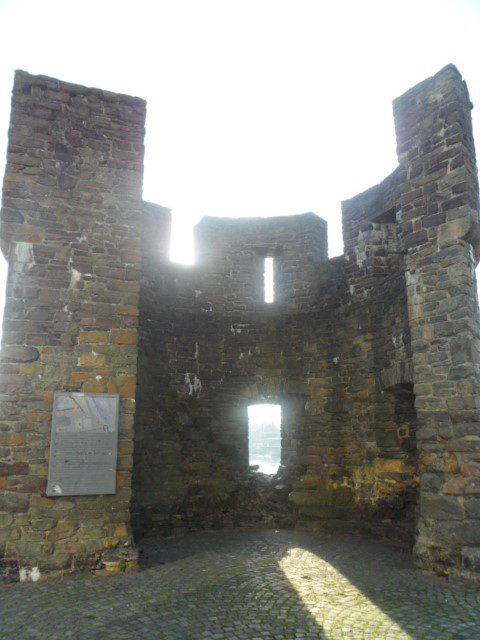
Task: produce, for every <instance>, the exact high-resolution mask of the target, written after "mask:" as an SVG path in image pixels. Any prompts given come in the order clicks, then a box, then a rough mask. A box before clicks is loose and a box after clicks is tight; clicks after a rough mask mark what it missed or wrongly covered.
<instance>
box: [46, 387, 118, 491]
mask: <svg viewBox="0 0 480 640" xmlns="http://www.w3.org/2000/svg"><path fill="white" fill-rule="evenodd" d="M118 405H119V397H118V394H114V393H70V392H68V391H57V392H55V396H54V401H53V416H52V436H51V441H50V463H49V467H48V484H47V496H86V495H100V494H106V493H115V489H116V467H117V441H118Z"/></svg>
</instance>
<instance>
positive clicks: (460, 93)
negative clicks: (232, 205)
mask: <svg viewBox="0 0 480 640" xmlns="http://www.w3.org/2000/svg"><path fill="white" fill-rule="evenodd" d="M470 109H471V104H470V101H469V98H468V92H467V89H466V86H465V83H464V82H463V81H462V78H461V76H460V74H459V72H458V71H457V70H456V68H455V67H453V66H452V65H449V66H447V67H445V68H444V69H442V70H441V71H440V72H439V73H437V74H436V75H435V76H433V77H432V78H428V79H427V80H425V81H423V82H422V83H420V84H419V85H417V86H416V87H414V88H413V89H411V90H409V91H408V92H407V93H406V94H404V95H403V96H401V97H400V98H398V99H397V100H395V101H394V117H395V124H396V131H397V145H398V158H399V166H398V168H397V169H396V170H395V171H394V172H393V173H392V174H391V175H390V176H388V177H387V178H386V179H385V180H384V181H383V182H382V183H380V184H379V185H377V186H375V187H373V188H371V189H369V190H368V191H365V192H364V193H362V194H359V195H358V196H356V197H355V198H352V199H351V200H348V201H345V202H344V203H343V234H344V255H343V256H341V257H338V258H333V259H330V260H329V259H328V253H327V228H326V223H325V222H324V221H323V220H322V219H320V218H319V217H318V216H316V215H315V214H313V213H306V214H302V215H297V216H289V217H277V218H252V219H238V220H236V219H231V218H204V219H203V220H202V221H201V222H200V223H199V224H198V225H197V227H196V230H195V236H196V254H197V263H196V265H195V266H193V267H186V266H181V265H175V264H172V263H170V262H169V260H168V245H169V238H170V211H169V210H168V209H165V208H164V207H160V206H158V205H154V204H151V203H145V202H143V201H142V198H141V186H142V162H143V135H144V117H145V103H144V102H143V101H142V100H140V99H138V98H131V97H128V96H123V95H117V94H113V93H109V92H106V91H100V90H98V89H87V88H84V87H79V86H75V85H71V84H67V83H64V82H61V81H58V80H54V79H51V78H46V77H42V76H30V75H28V74H26V73H25V72H17V75H16V78H15V85H14V91H13V100H12V118H11V127H10V134H9V135H10V137H9V147H8V155H7V169H6V174H5V181H4V190H3V204H2V227H1V241H2V249H3V252H4V254H5V256H6V258H7V259H8V261H9V276H8V285H7V304H6V309H5V316H4V325H3V331H4V332H3V345H2V350H1V354H0V357H1V366H2V378H1V383H0V387H1V394H2V397H1V399H2V415H1V422H0V575H3V576H4V578H5V579H7V580H16V579H18V577H19V576H22V577H23V578H25V577H26V578H28V577H29V576H30V577H33V576H35V577H37V576H38V575H40V576H42V575H43V574H44V573H48V572H60V573H62V572H65V571H72V570H75V569H77V568H80V567H89V568H95V567H97V568H101V567H108V566H110V565H112V562H114V563H116V565H115V566H120V567H122V568H123V569H125V568H126V567H129V566H131V565H133V564H134V549H133V547H132V542H133V540H134V539H139V538H141V537H144V536H148V535H154V534H155V535H164V536H165V535H172V534H177V533H181V532H184V531H191V530H198V529H212V528H213V529H219V528H222V529H226V528H232V527H246V526H263V525H274V526H277V527H284V528H298V529H304V530H308V531H310V532H332V531H350V532H352V531H353V532H366V533H370V534H373V535H376V536H381V537H383V538H386V539H388V540H390V542H392V543H394V544H396V545H399V546H402V547H405V548H413V552H414V558H415V563H416V566H417V567H419V568H422V569H424V570H427V571H432V572H436V573H437V574H439V575H442V576H453V577H466V578H471V579H474V578H476V577H478V576H480V413H479V408H480V393H479V391H480V389H479V374H480V372H479V354H480V342H479V316H478V302H477V294H476V281H475V266H476V264H477V261H478V246H479V231H478V229H479V220H478V214H479V207H478V182H477V173H476V165H475V153H474V147H473V137H472V131H471V120H470ZM266 257H272V258H273V260H274V275H275V301H274V302H273V303H271V304H268V303H265V302H264V299H263V263H264V259H265V258H266ZM58 390H71V391H93V392H112V393H119V394H120V396H121V412H120V413H121V416H120V440H119V463H118V470H117V492H116V494H115V495H111V496H75V497H54V498H52V497H47V496H46V495H45V486H46V477H47V471H48V456H49V437H50V423H51V411H52V399H53V392H54V391H58ZM258 402H275V403H278V404H281V406H282V462H281V466H280V469H279V472H278V474H276V475H275V476H273V477H270V476H265V475H263V474H261V473H258V472H257V471H256V470H255V469H253V468H250V467H249V460H248V425H247V407H248V405H250V404H254V403H258ZM1 558H3V559H1Z"/></svg>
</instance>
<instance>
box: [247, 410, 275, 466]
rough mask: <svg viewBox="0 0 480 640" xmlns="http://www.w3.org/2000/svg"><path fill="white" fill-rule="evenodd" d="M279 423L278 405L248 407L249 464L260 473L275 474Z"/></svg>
mask: <svg viewBox="0 0 480 640" xmlns="http://www.w3.org/2000/svg"><path fill="white" fill-rule="evenodd" d="M281 421H282V412H281V406H280V405H279V404H252V405H250V406H249V407H248V452H249V456H248V459H249V464H250V466H252V465H258V470H259V471H260V472H261V473H265V474H268V475H273V474H275V473H277V471H278V467H279V466H280V461H281V449H282V438H281Z"/></svg>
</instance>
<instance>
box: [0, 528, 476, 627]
mask: <svg viewBox="0 0 480 640" xmlns="http://www.w3.org/2000/svg"><path fill="white" fill-rule="evenodd" d="M142 563H143V569H142V571H141V572H140V573H138V574H131V575H122V576H111V577H107V578H98V577H97V578H95V577H80V578H78V577H77V578H76V579H68V580H64V581H63V582H59V583H53V584H22V585H10V586H5V587H1V588H0V638H1V639H2V640H3V639H7V638H8V640H23V639H27V638H28V639H31V638H37V639H38V638H40V639H41V640H44V639H45V640H47V639H49V640H60V639H62V640H65V639H71V638H74V639H82V640H83V639H85V640H91V639H94V638H96V639H100V638H101V639H102V640H104V639H117V638H118V639H119V640H120V639H129V640H143V639H148V640H152V639H154V638H164V639H165V640H169V639H172V640H174V639H182V640H195V639H197V638H199V639H208V640H213V639H226V638H228V639H232V640H244V639H247V638H249V639H254V638H255V639H257V640H273V639H274V640H277V639H278V640H280V639H282V640H283V639H287V640H296V639H300V638H301V639H309V638H323V639H326V638H329V639H347V640H349V639H355V640H357V639H358V640H371V639H374V638H375V639H380V638H382V639H385V640H397V639H401V640H405V639H407V638H410V639H414V640H420V639H421V640H427V639H429V640H447V639H450V640H459V639H461V638H471V639H475V640H479V639H480V593H479V592H478V591H477V590H474V589H464V588H458V587H451V586H447V585H445V584H444V583H441V582H438V581H434V580H430V579H428V578H424V577H422V576H419V575H416V574H414V572H413V571H412V569H411V564H410V559H409V557H408V556H407V555H405V554H402V553H401V552H399V551H396V550H394V549H391V548H389V547H387V546H385V545H383V544H382V543H379V542H376V541H372V540H368V539H365V538H359V537H339V538H338V537H337V538H333V537H313V536H308V535H304V534H300V533H296V532H289V531H281V532H275V531H248V532H240V531H236V532H209V533H200V534H191V535H188V536H185V537H183V538H177V539H169V540H163V541H147V542H146V543H145V544H144V545H143V552H142Z"/></svg>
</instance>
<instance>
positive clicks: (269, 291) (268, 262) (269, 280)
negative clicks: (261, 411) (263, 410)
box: [263, 258, 274, 406]
mask: <svg viewBox="0 0 480 640" xmlns="http://www.w3.org/2000/svg"><path fill="white" fill-rule="evenodd" d="M263 277H264V283H265V286H264V291H265V302H273V258H265V268H264V272H263ZM265 406H268V405H265ZM271 406H274V405H271Z"/></svg>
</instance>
